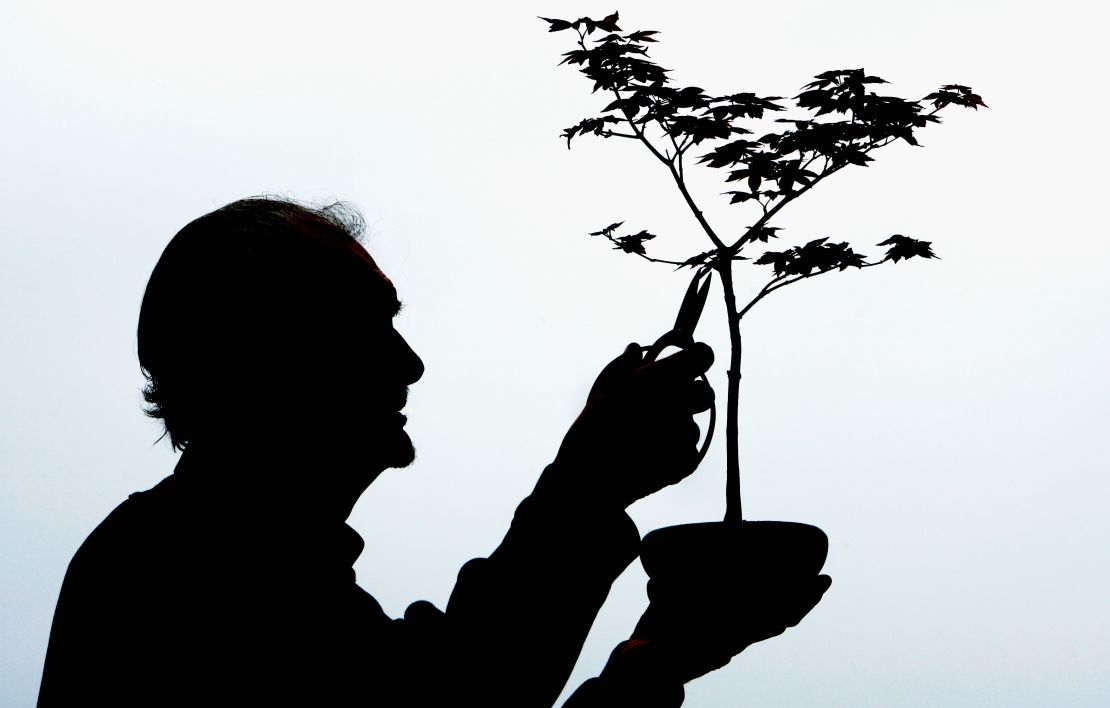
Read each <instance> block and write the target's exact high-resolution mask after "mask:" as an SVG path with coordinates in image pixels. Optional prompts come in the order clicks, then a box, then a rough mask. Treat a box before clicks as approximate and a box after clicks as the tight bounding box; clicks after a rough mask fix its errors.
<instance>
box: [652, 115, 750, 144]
mask: <svg viewBox="0 0 1110 708" xmlns="http://www.w3.org/2000/svg"><path fill="white" fill-rule="evenodd" d="M734 130H740V129H734V128H733V127H732V125H730V124H729V122H728V121H723V120H716V119H714V118H702V117H699V116H675V117H674V118H672V119H671V124H670V127H669V128H668V129H667V132H668V133H669V134H670V135H671V136H673V137H679V136H683V137H686V138H689V139H690V141H691V143H692V144H693V145H697V144H698V143H700V142H702V141H705V140H711V139H713V138H727V137H729V136H730V135H732V133H733V132H734Z"/></svg>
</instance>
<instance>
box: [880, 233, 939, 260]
mask: <svg viewBox="0 0 1110 708" xmlns="http://www.w3.org/2000/svg"><path fill="white" fill-rule="evenodd" d="M877 245H879V246H890V248H889V249H887V252H886V259H889V260H892V261H894V262H895V263H897V262H898V261H900V260H902V259H903V258H906V259H909V258H913V257H914V256H918V257H920V258H939V256H937V255H936V254H935V253H933V248H932V243H931V242H929V241H919V240H917V239H915V238H910V237H909V236H903V235H902V234H894V235H893V236H891V237H890V238H888V239H887V240H885V241H883V242H881V243H879V244H877Z"/></svg>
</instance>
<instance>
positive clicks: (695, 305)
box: [643, 269, 717, 469]
mask: <svg viewBox="0 0 1110 708" xmlns="http://www.w3.org/2000/svg"><path fill="white" fill-rule="evenodd" d="M703 278H704V282H702V279H703ZM712 280H713V273H712V271H710V270H708V269H702V270H699V271H698V272H697V273H695V274H694V278H693V279H692V280H691V281H690V287H688V288H686V295H685V296H684V297H683V298H682V305H680V306H679V308H678V316H677V317H676V318H675V321H674V327H672V328H671V330H670V331H669V332H667V333H665V334H664V335H663V336H662V337H660V338H659V339H657V340H655V343H654V344H652V345H651V346H650V347H644V348H643V349H644V351H645V352H646V353H645V355H644V362H645V363H651V362H653V361H655V360H656V359H658V358H659V355H660V354H662V353H663V350H664V349H666V348H667V347H677V348H678V349H687V348H689V347H692V346H693V345H694V329H696V328H697V326H698V320H700V319H701V313H702V311H703V310H704V309H705V301H706V299H708V297H709V285H710V283H711V281H712ZM698 378H699V379H701V380H702V381H704V382H705V385H706V386H709V379H708V378H706V376H705V374H701V375H700V376H698ZM710 390H712V387H711V388H710ZM716 425H717V404H716V401H711V402H710V403H709V427H708V428H706V430H705V440H704V441H703V442H702V444H701V449H700V450H698V459H697V462H696V463H694V467H695V469H696V468H697V466H698V465H700V464H701V462H702V460H704V459H705V453H706V452H708V451H709V443H710V442H711V441H712V440H713V430H714V428H716Z"/></svg>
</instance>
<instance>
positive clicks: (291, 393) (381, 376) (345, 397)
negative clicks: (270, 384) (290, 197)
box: [281, 241, 424, 471]
mask: <svg viewBox="0 0 1110 708" xmlns="http://www.w3.org/2000/svg"><path fill="white" fill-rule="evenodd" d="M351 243H352V244H353V245H354V246H355V247H357V248H358V249H359V250H360V251H362V249H361V246H359V245H358V244H357V243H354V242H353V241H352V242H351ZM321 288H322V292H320V296H321V297H320V298H319V299H316V298H314V300H315V303H314V305H313V307H311V308H310V309H309V311H306V312H303V313H301V317H298V318H297V319H300V320H301V321H302V323H303V324H304V327H303V329H302V328H300V327H297V328H294V329H291V331H290V332H289V333H288V335H289V336H287V337H286V338H285V342H286V344H287V346H288V351H287V352H286V354H287V356H283V357H281V358H282V359H283V360H284V361H285V362H286V363H287V366H288V367H289V368H288V373H289V379H288V380H287V381H286V386H283V388H284V389H285V391H286V392H287V394H288V398H287V399H286V401H285V403H286V404H290V403H291V404H292V405H291V406H290V405H283V406H282V408H284V409H285V410H289V411H291V412H292V416H293V417H294V418H295V419H296V420H297V425H298V426H299V427H300V429H301V431H302V432H303V433H304V434H306V435H308V436H310V437H311V438H313V440H312V441H311V442H312V444H315V445H319V446H320V450H319V451H320V453H321V454H322V456H324V457H326V458H328V460H329V463H330V464H340V465H342V466H344V467H348V468H352V469H364V468H367V467H370V468H376V469H377V470H379V471H380V470H381V469H385V468H387V467H404V466H406V465H408V464H410V463H411V462H412V461H413V459H414V458H415V451H414V449H413V446H412V441H411V440H410V439H409V436H408V434H407V433H406V432H405V429H404V425H405V416H404V415H403V414H402V412H401V409H402V408H403V407H404V405H405V402H406V400H407V397H408V387H409V385H410V384H412V383H414V382H416V381H417V380H418V379H419V378H420V377H421V375H422V374H423V372H424V364H423V362H422V361H421V360H420V357H419V356H417V355H416V352H414V351H413V350H412V348H411V347H410V346H409V345H408V342H406V341H405V339H404V337H402V336H401V335H400V333H398V332H397V330H396V329H395V328H394V326H393V320H394V318H395V317H396V315H397V313H398V311H399V310H400V307H401V305H400V302H399V300H398V298H397V291H396V289H395V288H394V287H393V284H392V283H391V282H390V281H389V279H388V278H386V277H385V275H384V274H382V272H381V271H380V270H378V268H377V266H376V265H374V264H373V261H372V260H370V257H369V255H367V254H366V253H365V251H362V254H361V256H360V257H359V260H354V259H347V260H346V262H345V263H344V264H343V267H342V268H340V269H337V271H336V272H335V273H334V275H333V279H332V280H331V282H328V283H322V284H321ZM296 330H300V331H299V332H298V331H296ZM293 372H299V375H297V374H294V373H293Z"/></svg>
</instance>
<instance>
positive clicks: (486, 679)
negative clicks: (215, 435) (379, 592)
mask: <svg viewBox="0 0 1110 708" xmlns="http://www.w3.org/2000/svg"><path fill="white" fill-rule="evenodd" d="M186 457H188V455H186ZM246 495H247V492H246V490H238V489H235V488H233V487H228V486H226V485H221V484H219V483H217V482H216V480H213V479H209V478H207V477H206V475H205V474H204V472H203V470H195V469H194V470H187V472H183V471H182V467H181V466H179V468H178V471H177V472H175V474H173V475H171V476H170V477H167V478H166V479H165V480H163V481H162V482H161V483H160V484H158V485H157V486H156V487H154V488H153V489H150V490H148V491H146V492H139V493H136V494H133V495H131V497H130V498H128V499H127V500H126V501H124V502H123V503H122V504H121V505H120V506H119V507H117V508H116V509H115V511H113V512H112V513H111V514H110V515H109V516H108V518H107V519H105V520H104V522H102V523H101V524H100V526H98V527H97V529H96V530H95V531H93V533H92V534H91V535H90V536H89V538H88V539H87V540H86V541H85V543H84V544H83V545H82V546H81V548H80V550H79V551H78V552H77V554H76V555H75V556H74V559H73V561H72V563H71V564H70V567H69V570H68V572H67V574H66V578H65V582H64V584H63V588H62V592H61V596H60V598H59V602H58V607H57V611H56V614H55V619H54V625H53V628H52V630H51V637H50V646H49V649H48V655H47V662H46V666H45V671H44V675H43V683H42V689H41V693H40V697H39V705H40V706H43V707H44V708H48V707H50V706H58V705H78V704H80V705H86V704H89V705H91V704H99V703H101V702H103V703H104V704H105V705H114V706H130V705H145V706H153V705H231V704H236V705H242V704H252V705H254V704H257V705H262V704H265V705H319V706H333V705H335V706H338V705H348V704H351V705H354V704H358V705H362V706H367V705H444V704H448V703H449V704H471V702H473V704H474V705H506V706H508V705H512V706H533V705H535V706H541V705H544V706H546V705H551V704H552V703H553V702H554V700H555V698H556V696H557V695H558V693H559V692H560V690H561V689H562V687H563V685H564V683H565V682H566V679H567V677H568V676H569V674H570V671H571V669H572V668H573V666H574V662H575V660H576V659H577V656H578V653H579V652H580V650H581V646H582V643H583V641H584V640H585V637H586V634H587V632H588V630H589V627H590V625H591V624H592V622H593V619H594V617H595V615H596V613H597V611H598V610H599V609H600V607H601V604H602V603H603V602H604V600H605V597H606V595H607V593H608V590H609V587H610V585H611V584H612V582H613V580H615V578H616V577H617V576H618V575H619V574H620V573H621V571H623V569H624V568H625V567H626V566H627V565H628V564H629V563H630V562H631V561H632V559H633V558H634V557H635V555H636V552H637V546H638V542H639V535H638V533H637V532H636V529H635V526H634V525H633V524H632V521H631V520H630V519H629V518H628V517H627V515H625V514H624V512H605V513H602V512H597V513H590V512H582V511H581V510H579V511H576V512H571V511H568V509H569V508H571V505H570V501H569V500H565V499H558V498H555V497H552V496H548V497H545V496H543V495H540V494H538V493H536V494H533V495H532V496H531V497H529V498H528V499H526V500H525V501H524V502H523V503H522V504H521V505H520V507H519V508H518V510H517V514H516V517H515V518H514V521H513V525H512V528H511V530H510V532H509V534H508V535H507V536H506V539H505V541H504V542H503V543H502V544H501V546H500V547H499V548H498V549H497V550H496V551H495V552H494V553H493V554H492V555H491V556H490V557H489V558H480V559H475V560H472V561H470V562H469V563H467V564H466V565H465V566H464V567H463V569H462V571H461V572H460V574H459V580H458V584H457V586H456V588H455V590H454V592H453V593H452V596H451V600H450V601H449V603H448V606H447V609H446V613H444V612H441V611H440V610H438V609H436V608H435V607H433V606H432V605H431V604H430V603H427V602H417V603H415V604H413V605H412V606H410V607H409V609H408V610H407V611H406V614H405V618H404V619H397V620H395V619H391V618H389V617H388V616H386V614H385V613H384V612H383V611H382V608H381V606H380V605H379V604H378V603H377V601H375V600H374V598H373V597H372V596H371V595H370V594H369V593H367V592H366V591H365V590H363V589H362V588H361V587H359V585H358V584H357V583H356V580H355V572H354V570H353V568H352V563H353V562H354V560H355V559H356V558H357V557H358V555H359V553H360V552H361V550H362V547H363V542H362V539H361V538H360V537H359V536H358V534H357V533H356V532H355V531H354V530H353V529H351V528H350V527H349V526H347V525H346V524H344V523H341V522H336V523H331V522H325V521H316V520H311V519H309V518H288V517H289V516H291V515H290V514H287V513H286V514H280V515H279V513H278V512H276V511H275V510H274V509H273V508H271V507H269V506H267V505H265V504H258V503H251V500H250V499H248V498H246ZM445 531H449V530H448V529H445ZM391 542H392V543H397V544H403V543H404V541H403V539H391Z"/></svg>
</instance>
